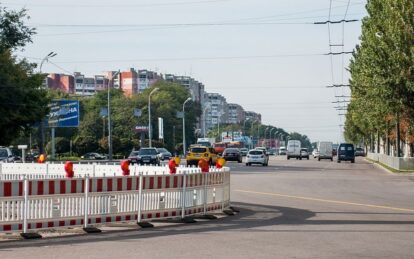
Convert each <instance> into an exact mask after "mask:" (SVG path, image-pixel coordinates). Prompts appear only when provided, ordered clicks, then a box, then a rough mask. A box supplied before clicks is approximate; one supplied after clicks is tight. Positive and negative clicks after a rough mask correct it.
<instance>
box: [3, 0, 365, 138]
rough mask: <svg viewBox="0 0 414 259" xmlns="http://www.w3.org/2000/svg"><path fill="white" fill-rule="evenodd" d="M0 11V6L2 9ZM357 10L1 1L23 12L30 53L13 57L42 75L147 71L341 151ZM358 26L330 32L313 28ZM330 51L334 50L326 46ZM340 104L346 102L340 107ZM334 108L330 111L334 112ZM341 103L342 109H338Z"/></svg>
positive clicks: (344, 2)
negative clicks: (189, 82)
mask: <svg viewBox="0 0 414 259" xmlns="http://www.w3.org/2000/svg"><path fill="white" fill-rule="evenodd" d="M0 1H1V0H0ZM365 4H366V3H365V1H362V0H359V1H357V0H145V1H144V0H118V1H109V0H99V1H98V0H82V1H81V0H4V1H2V2H1V5H2V6H5V7H7V8H8V9H15V10H16V9H21V8H23V7H24V8H26V9H27V10H28V14H29V16H30V20H29V21H28V22H27V24H28V25H30V26H32V27H35V28H36V30H37V35H36V36H34V37H33V43H32V44H30V45H28V46H27V47H26V48H25V49H24V50H23V51H21V52H20V53H18V55H19V56H20V57H27V58H28V59H29V60H30V61H32V62H35V63H40V61H41V60H42V58H43V57H45V56H46V55H47V54H48V53H50V52H51V51H54V52H55V53H57V55H56V56H55V57H53V58H51V59H50V62H48V63H45V64H44V65H43V67H42V72H45V73H66V74H69V73H73V72H75V71H79V72H82V73H84V74H86V75H87V76H92V75H95V74H102V73H103V72H104V71H108V70H118V69H120V70H121V71H122V70H127V69H129V68H135V69H149V70H153V71H157V72H159V73H172V74H176V75H187V76H191V77H193V78H195V79H196V80H198V81H200V82H202V83H203V84H204V85H205V90H206V91H207V92H209V93H220V94H221V95H223V96H224V97H226V99H227V102H229V103H238V104H240V105H242V106H243V107H244V109H245V110H247V111H255V112H258V113H260V114H262V123H263V124H266V125H272V126H275V127H280V128H284V129H285V130H286V131H288V132H294V131H296V132H299V133H301V134H305V135H307V136H308V137H309V138H310V139H311V141H313V142H314V141H333V142H341V141H343V136H342V126H343V124H344V119H345V117H344V116H343V114H344V113H345V112H346V111H344V110H337V109H336V108H335V107H341V109H343V107H344V105H346V101H347V100H349V97H347V96H349V95H350V91H349V88H347V87H335V88H327V87H326V86H329V85H338V84H345V85H346V84H348V79H349V73H348V71H347V70H346V68H347V67H348V64H349V61H350V58H351V55H350V54H343V55H326V54H328V53H338V52H350V51H352V50H354V48H355V46H356V45H357V44H358V42H359V35H360V33H361V19H362V18H363V17H364V16H366V10H365ZM343 19H346V20H358V21H356V22H347V23H337V24H314V22H326V21H328V20H330V21H338V20H343ZM332 45H333V46H332ZM338 96H343V97H338ZM338 101H339V103H334V102H338ZM344 101H345V102H344Z"/></svg>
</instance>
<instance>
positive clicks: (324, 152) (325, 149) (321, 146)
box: [318, 141, 333, 161]
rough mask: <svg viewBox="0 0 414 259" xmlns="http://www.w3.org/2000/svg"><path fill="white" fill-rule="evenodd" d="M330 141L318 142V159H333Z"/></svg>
mask: <svg viewBox="0 0 414 259" xmlns="http://www.w3.org/2000/svg"><path fill="white" fill-rule="evenodd" d="M332 145H333V144H332V142H329V141H321V142H319V143H318V151H319V155H318V161H321V159H330V160H331V161H332V160H333V147H332Z"/></svg>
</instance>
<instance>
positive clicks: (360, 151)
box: [355, 147, 365, 156]
mask: <svg viewBox="0 0 414 259" xmlns="http://www.w3.org/2000/svg"><path fill="white" fill-rule="evenodd" d="M355 156H365V151H364V149H363V148H361V147H357V148H355Z"/></svg>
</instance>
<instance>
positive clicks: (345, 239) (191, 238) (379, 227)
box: [0, 157, 414, 258]
mask: <svg viewBox="0 0 414 259" xmlns="http://www.w3.org/2000/svg"><path fill="white" fill-rule="evenodd" d="M228 165H229V166H230V167H231V168H232V176H231V188H232V190H231V195H232V204H233V206H234V207H237V208H238V209H240V213H239V214H237V215H235V216H229V217H224V218H221V219H218V220H212V221H200V222H198V223H196V224H187V225H184V224H172V225H169V226H162V227H155V228H153V229H138V228H134V229H129V230H122V231H108V232H105V233H101V234H96V235H81V236H72V237H66V238H50V239H42V240H32V241H30V240H25V241H13V242H0V258H230V257H233V258H413V257H414V245H413V244H414V175H412V176H411V175H393V174H390V173H388V172H386V171H384V170H382V169H379V168H377V167H376V166H375V165H373V164H371V163H368V162H366V161H365V160H363V159H360V158H359V159H357V161H356V163H355V164H351V163H341V164H338V163H336V162H330V161H320V162H318V161H317V160H314V159H312V158H311V159H310V160H301V161H300V160H289V161H287V160H286V158H284V157H283V158H282V157H271V159H270V165H269V166H268V167H262V166H251V167H246V166H245V165H244V164H238V163H233V162H229V163H228Z"/></svg>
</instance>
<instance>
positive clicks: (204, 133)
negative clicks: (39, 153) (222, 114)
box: [203, 106, 210, 138]
mask: <svg viewBox="0 0 414 259" xmlns="http://www.w3.org/2000/svg"><path fill="white" fill-rule="evenodd" d="M209 108H210V107H209V106H206V107H205V108H204V110H203V119H204V125H203V136H204V138H205V137H206V120H207V118H206V111H207V109H209Z"/></svg>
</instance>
